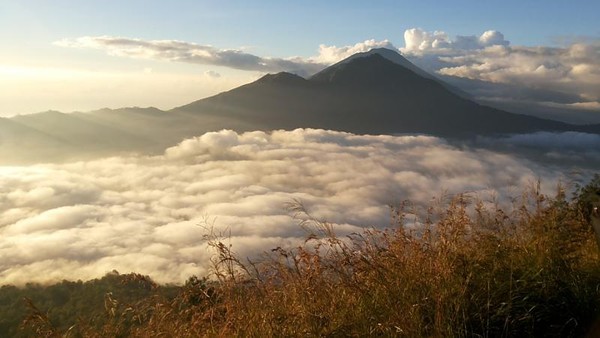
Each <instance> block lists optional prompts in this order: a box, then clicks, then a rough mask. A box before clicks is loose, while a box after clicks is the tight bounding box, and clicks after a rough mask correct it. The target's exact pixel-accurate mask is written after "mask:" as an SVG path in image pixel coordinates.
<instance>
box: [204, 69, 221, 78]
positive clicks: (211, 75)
mask: <svg viewBox="0 0 600 338" xmlns="http://www.w3.org/2000/svg"><path fill="white" fill-rule="evenodd" d="M204 75H205V76H207V77H209V78H213V79H218V78H220V77H221V74H219V73H217V72H215V71H214V70H207V71H206V72H204Z"/></svg>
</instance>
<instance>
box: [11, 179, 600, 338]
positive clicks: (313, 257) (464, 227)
mask: <svg viewBox="0 0 600 338" xmlns="http://www.w3.org/2000/svg"><path fill="white" fill-rule="evenodd" d="M599 192H600V177H599V176H596V177H595V179H594V180H593V181H592V182H591V183H590V184H588V185H586V186H582V187H578V188H577V189H576V191H575V195H574V197H573V198H568V197H567V196H566V195H565V192H564V190H563V189H561V188H560V187H559V189H558V191H557V193H556V195H555V196H546V195H543V194H541V193H540V190H539V186H533V187H531V188H530V189H528V190H527V191H525V192H524V193H523V195H522V198H520V199H517V200H515V201H514V204H513V206H512V207H511V208H508V209H502V208H499V207H498V205H494V204H493V203H492V204H489V203H483V202H482V201H478V200H475V199H473V198H470V197H469V196H468V195H457V196H455V197H454V198H452V200H451V201H450V202H449V203H448V204H446V205H445V206H440V207H432V208H430V209H429V210H428V211H427V212H426V215H424V216H423V217H420V218H416V217H417V216H415V214H416V213H415V212H414V210H412V207H411V206H410V204H408V203H404V204H402V205H400V206H397V207H394V208H392V211H393V212H392V217H393V219H394V222H395V226H392V227H390V228H389V229H386V230H378V229H368V230H365V231H364V232H362V233H356V234H351V235H349V236H346V237H338V236H337V235H336V234H335V232H334V231H333V229H332V226H331V225H330V224H328V223H326V222H321V221H319V220H315V219H312V218H311V217H310V215H309V214H308V213H307V212H306V211H305V210H304V209H303V208H302V206H301V205H296V206H295V208H294V209H293V211H294V212H297V213H298V214H299V215H301V219H302V221H301V222H300V223H301V224H300V225H301V226H303V227H304V228H305V229H306V230H307V231H308V235H307V237H306V241H305V242H304V244H303V245H302V246H300V247H297V248H291V249H288V248H276V249H273V250H272V251H271V252H269V253H266V254H265V256H264V257H263V259H261V260H260V261H257V262H248V261H247V260H245V259H242V258H241V257H238V256H237V255H236V254H235V252H234V251H233V250H234V248H232V247H231V246H229V245H228V244H227V239H226V238H222V237H220V236H219V235H218V234H210V235H209V244H210V245H212V247H213V248H214V249H215V250H216V254H215V256H214V258H213V261H212V263H213V267H212V275H211V276H210V281H209V280H208V279H199V278H196V277H192V278H190V279H189V280H188V281H187V283H186V284H185V285H183V286H180V287H168V286H158V285H156V284H155V283H153V282H152V281H151V280H150V279H149V278H148V277H145V276H140V275H136V274H131V275H118V274H109V275H107V276H105V277H104V278H102V279H99V280H94V281H90V282H86V283H81V282H77V283H73V282H63V283H60V284H57V285H53V286H49V287H45V288H44V287H40V286H35V285H28V286H26V287H25V288H24V289H18V288H15V287H3V288H2V289H1V290H0V304H1V305H0V306H2V307H1V311H2V313H0V323H1V325H2V326H1V329H2V330H5V331H3V332H7V333H8V335H9V336H13V335H14V336H19V335H22V336H28V335H32V334H35V335H37V336H46V337H108V336H110V337H130V336H132V337H156V336H168V337H198V336H257V337H268V336H291V337H294V336H371V335H375V336H408V337H427V336H443V337H473V336H485V337H503V336H505V337H512V336H539V337H547V336H549V337H552V336H560V337H569V336H573V337H577V336H585V335H587V334H591V333H592V332H594V331H593V330H600V326H599V327H594V325H600V257H599V254H598V252H599V251H598V246H597V243H596V240H595V238H594V233H593V230H592V227H591V223H590V221H591V219H590V216H591V215H592V210H593V207H594V206H598V205H600V195H599ZM409 221H410V222H409ZM409 223H410V224H415V223H418V224H419V226H418V227H414V228H409V227H407V226H405V225H406V224H409ZM411 229H412V230H411ZM108 292H110V293H108ZM23 297H28V298H29V299H31V302H30V303H29V304H28V303H27V302H25V303H23V302H22V300H21V298H23ZM21 317H22V318H21ZM20 319H25V321H24V324H23V325H22V326H23V330H24V331H17V326H18V325H17V324H16V323H18V322H19V320H20ZM597 332H600V331H597Z"/></svg>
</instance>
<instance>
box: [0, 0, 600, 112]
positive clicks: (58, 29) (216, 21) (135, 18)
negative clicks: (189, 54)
mask: <svg viewBox="0 0 600 338" xmlns="http://www.w3.org/2000/svg"><path fill="white" fill-rule="evenodd" d="M598 13H600V2H598V1H581V0H580V1H569V2H566V1H512V0H511V1H464V0H463V1H453V2H452V3H448V2H440V1H376V2H365V1H328V2H326V1H302V2H293V3H290V2H283V1H272V0H269V1H261V2H249V1H168V2H167V1H141V0H136V1H74V0H70V1H68V0H55V1H43V0H20V1H16V0H15V1H10V0H7V1H3V2H1V3H0V41H1V42H2V45H3V47H2V53H0V72H1V74H2V77H3V80H0V89H7V90H5V91H4V93H5V94H1V93H0V115H11V114H15V113H28V112H29V113H31V112H36V111H40V110H46V109H59V110H67V111H71V110H89V109H94V108H101V107H105V106H108V107H118V106H122V105H141V106H149V105H156V106H159V107H161V108H172V107H173V106H176V105H178V104H185V103H186V102H187V101H189V100H192V99H197V98H200V97H203V96H207V95H211V94H214V93H216V92H219V91H221V90H225V89H229V88H232V87H234V86H236V85H239V84H242V83H245V82H247V81H251V80H253V79H255V78H257V77H258V76H260V75H261V74H259V73H257V72H248V71H240V70H235V69H230V68H228V67H222V66H218V65H217V66H215V65H202V64H189V63H178V62H169V61H165V60H152V59H151V58H147V57H144V58H131V57H118V56H115V55H109V54H110V53H108V54H107V53H104V52H103V51H102V50H98V48H95V49H94V48H65V47H64V46H60V45H57V44H56V42H57V41H60V40H63V39H76V38H79V37H84V36H85V37H98V36H109V37H123V38H129V39H139V40H142V41H153V40H178V41H184V42H187V43H193V44H198V45H202V46H207V45H210V46H213V47H215V48H217V49H235V50H241V51H244V52H245V53H249V54H252V55H257V56H260V57H275V58H289V57H293V56H299V57H302V58H311V57H314V56H316V55H317V54H318V50H319V45H321V44H324V45H327V46H338V47H341V46H352V45H354V44H357V43H360V42H363V41H365V40H369V39H373V40H375V41H383V40H389V42H391V43H392V44H393V45H394V46H395V47H398V48H400V49H401V48H402V47H404V45H405V42H404V32H405V31H406V30H408V29H411V28H420V29H422V30H423V31H425V32H434V31H443V32H445V33H446V34H447V35H448V36H449V39H454V38H455V37H456V36H458V35H461V36H480V35H481V34H482V33H483V32H485V31H488V30H495V31H498V32H501V33H502V34H503V36H504V38H505V39H506V40H507V41H510V45H511V46H530V47H534V46H562V45H565V44H568V43H572V42H573V41H589V40H592V41H596V40H598V38H599V37H600V24H599V23H598ZM565 41H566V42H565ZM113 54H114V53H113ZM215 67H216V68H215ZM61 73H62V74H67V75H64V76H62V75H61ZM142 73H144V74H146V75H148V74H150V73H151V74H153V75H152V78H149V76H146V77H145V78H142V77H141V76H142V75H141V74H142ZM36 74H39V77H38V75H36ZM206 74H218V75H219V76H218V78H215V77H213V78H211V79H210V81H208V80H207V81H204V80H206V79H204V80H203V78H202V76H204V75H206ZM201 75H202V76H201ZM194 76H195V77H194ZM65 77H66V78H67V80H65ZM75 78H76V79H77V80H75ZM140 81H142V82H144V83H145V85H144V86H142V87H143V89H144V91H146V92H148V93H150V94H149V95H144V93H142V92H141V89H140V88H138V90H137V91H136V89H135V88H136V87H138V86H136V83H139V82H140ZM161 83H163V85H162V86H164V87H165V88H163V87H161ZM78 84H81V85H78ZM42 87H43V88H46V89H43V88H42ZM48 87H52V88H53V90H49V89H48ZM28 88H30V89H31V90H28ZM175 88H179V89H181V94H177V92H176V91H175ZM11 89H12V91H11ZM17 89H18V91H19V93H21V92H28V96H24V95H19V94H18V93H16V91H17ZM163 91H166V93H165V94H164V95H162V96H161V95H159V94H158V93H160V92H163ZM35 92H40V95H39V96H38V97H35V99H34V98H33V97H32V96H34V95H35V94H34V93H35ZM86 92H87V93H88V94H86ZM99 92H100V94H99ZM163 96H164V97H163ZM26 97H28V98H29V99H27V100H26V99H25V98H26ZM111 98H112V100H111ZM127 98H129V99H127ZM169 98H170V99H169Z"/></svg>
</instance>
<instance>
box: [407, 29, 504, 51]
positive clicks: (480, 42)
mask: <svg viewBox="0 0 600 338" xmlns="http://www.w3.org/2000/svg"><path fill="white" fill-rule="evenodd" d="M404 43H405V47H404V48H401V50H402V51H403V52H404V53H415V54H422V53H439V52H441V53H457V52H458V51H461V50H462V51H466V50H477V49H482V48H485V47H490V46H508V45H509V44H510V42H509V41H507V40H505V39H504V35H503V34H502V33H500V32H498V31H494V30H489V31H485V32H483V34H481V35H480V36H475V35H469V36H464V35H458V36H456V38H455V39H454V40H451V39H450V37H449V36H448V34H447V33H446V32H443V31H434V32H427V31H424V30H422V29H420V28H411V29H407V30H406V31H405V32H404Z"/></svg>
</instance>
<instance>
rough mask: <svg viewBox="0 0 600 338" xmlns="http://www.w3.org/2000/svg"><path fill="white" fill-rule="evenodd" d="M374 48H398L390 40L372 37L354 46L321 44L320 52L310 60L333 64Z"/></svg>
mask: <svg viewBox="0 0 600 338" xmlns="http://www.w3.org/2000/svg"><path fill="white" fill-rule="evenodd" d="M374 48H388V49H392V50H397V48H396V47H395V46H394V45H393V44H392V43H391V42H390V41H388V40H382V41H377V40H374V39H371V40H365V41H364V42H359V43H356V44H355V45H352V46H342V47H337V46H327V45H319V54H318V55H317V56H315V57H312V58H310V60H311V61H314V62H316V63H320V64H323V65H327V64H333V63H336V62H338V61H341V60H343V59H345V58H347V57H350V56H352V55H354V54H356V53H363V52H368V51H370V50H371V49H374Z"/></svg>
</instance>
